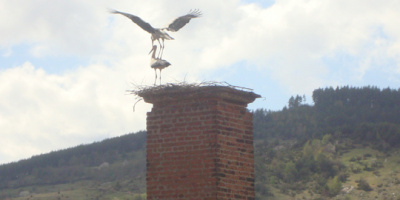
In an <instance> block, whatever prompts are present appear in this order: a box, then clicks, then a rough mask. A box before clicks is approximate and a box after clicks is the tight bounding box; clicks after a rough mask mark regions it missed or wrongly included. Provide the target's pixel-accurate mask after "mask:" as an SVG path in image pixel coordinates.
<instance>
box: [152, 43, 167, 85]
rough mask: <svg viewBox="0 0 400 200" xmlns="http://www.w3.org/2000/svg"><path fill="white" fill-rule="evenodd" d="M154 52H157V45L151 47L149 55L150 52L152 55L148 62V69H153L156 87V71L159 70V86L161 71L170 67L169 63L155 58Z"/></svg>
mask: <svg viewBox="0 0 400 200" xmlns="http://www.w3.org/2000/svg"><path fill="white" fill-rule="evenodd" d="M156 51H157V45H153V48H152V49H151V51H150V52H149V54H150V53H151V52H153V54H152V55H151V60H150V67H151V68H153V69H154V73H155V74H156V77H155V79H154V85H156V82H157V69H159V70H160V85H161V70H163V69H164V68H166V67H168V66H170V65H171V63H169V62H168V61H166V60H163V59H161V58H156Z"/></svg>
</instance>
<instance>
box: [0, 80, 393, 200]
mask: <svg viewBox="0 0 400 200" xmlns="http://www.w3.org/2000/svg"><path fill="white" fill-rule="evenodd" d="M312 98H313V101H314V105H306V104H304V102H305V99H304V97H301V96H298V95H297V96H295V97H291V98H290V99H289V101H288V106H287V107H285V108H283V109H282V110H281V111H277V112H272V111H268V110H264V109H258V110H255V111H253V114H254V117H253V120H254V139H255V141H254V145H255V160H256V163H255V164H256V195H257V199H395V200H398V199H400V167H399V166H400V90H393V89H383V90H382V89H378V88H376V87H363V88H354V87H341V88H335V89H334V88H325V89H317V90H315V91H314V92H313V97H312ZM145 139H146V133H145V132H144V131H142V132H138V133H132V134H127V135H124V136H121V137H117V138H112V139H107V140H104V141H102V142H97V143H93V144H88V145H81V146H78V147H74V148H70V149H65V150H61V151H56V152H52V153H49V154H44V155H39V156H34V157H32V158H31V159H28V160H22V161H19V162H15V163H10V164H7V165H2V166H0V199H7V198H12V199H27V198H29V199H145V168H146V167H145Z"/></svg>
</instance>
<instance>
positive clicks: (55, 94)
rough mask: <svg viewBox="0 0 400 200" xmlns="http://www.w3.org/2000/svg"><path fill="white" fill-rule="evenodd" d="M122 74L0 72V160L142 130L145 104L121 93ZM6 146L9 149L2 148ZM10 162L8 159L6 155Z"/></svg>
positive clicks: (99, 70)
mask: <svg viewBox="0 0 400 200" xmlns="http://www.w3.org/2000/svg"><path fill="white" fill-rule="evenodd" d="M127 78H128V77H127V76H124V72H123V71H122V70H121V71H117V70H115V69H112V68H107V67H105V66H101V65H92V66H88V67H85V68H81V69H79V70H78V71H77V72H73V73H70V74H65V75H62V76H58V75H50V74H47V73H46V72H45V71H43V70H41V69H37V68H35V67H34V66H32V64H30V63H25V64H24V65H23V66H19V67H16V68H12V69H8V70H6V71H3V72H2V73H1V74H0V82H2V84H1V86H0V94H1V95H0V102H1V104H0V119H2V120H0V127H1V130H2V131H1V133H0V134H1V137H2V140H1V141H0V146H1V147H2V148H0V158H1V157H2V155H3V156H4V155H15V156H16V157H23V156H24V155H26V154H28V155H29V154H37V153H40V152H43V151H50V150H55V149H61V148H66V147H70V146H73V145H77V144H80V143H88V142H92V141H93V140H99V139H101V138H105V137H110V136H116V135H120V134H125V133H128V132H131V131H132V130H140V129H145V121H144V118H143V117H142V116H145V112H146V111H147V110H148V109H149V106H148V105H147V104H141V105H139V106H137V107H136V111H135V113H133V112H132V105H133V103H134V99H133V97H132V96H129V95H125V91H124V90H125V89H130V86H129V85H130V84H129V83H128V82H127ZM9 145H15V146H18V148H17V147H14V148H3V147H6V146H9ZM10 157H11V158H13V157H12V156H10Z"/></svg>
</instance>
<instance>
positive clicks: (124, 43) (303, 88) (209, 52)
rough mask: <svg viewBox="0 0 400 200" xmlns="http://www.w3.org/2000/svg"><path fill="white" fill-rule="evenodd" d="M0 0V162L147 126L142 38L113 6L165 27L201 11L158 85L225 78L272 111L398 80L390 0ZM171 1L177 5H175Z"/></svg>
mask: <svg viewBox="0 0 400 200" xmlns="http://www.w3.org/2000/svg"><path fill="white" fill-rule="evenodd" d="M171 2H173V1H170V0H147V1H143V0H114V1H106V0H96V1H94V0H92V1H81V0H32V1H26V0H13V1H10V0H0V138H1V139H0V164H1V163H7V162H12V161H17V160H19V159H23V158H29V157H31V156H32V155H37V154H41V153H46V152H50V151H52V150H58V149H63V148H67V147H72V146H76V145H79V144H86V143H92V142H94V141H100V140H103V139H105V138H109V137H115V136H119V135H123V134H126V133H130V132H136V131H138V130H144V129H145V126H146V122H145V117H146V112H148V111H149V110H150V109H151V105H149V104H146V103H144V102H140V103H138V104H137V105H136V111H135V112H133V111H132V106H133V104H134V103H135V101H136V100H135V98H134V97H133V96H132V95H127V94H126V92H125V91H126V90H129V89H133V88H134V87H135V85H136V86H138V85H152V84H153V81H154V71H153V70H152V69H150V67H149V60H150V56H149V55H148V52H149V50H150V49H151V40H150V35H149V34H148V33H147V32H145V31H143V30H141V29H140V28H139V27H138V26H136V25H135V24H133V23H132V22H131V21H130V20H129V19H127V18H125V17H123V16H121V15H111V14H109V13H108V9H110V8H112V9H117V10H120V11H125V12H129V13H132V14H135V15H138V16H140V17H141V18H142V19H144V20H145V21H147V22H149V23H151V24H152V25H153V26H154V27H163V26H165V25H167V24H168V23H169V22H170V21H171V20H172V19H174V18H175V17H178V16H180V15H183V14H186V13H187V12H188V11H189V10H190V9H193V8H198V9H200V10H202V12H203V17H201V18H198V19H194V20H192V21H191V22H190V23H189V24H188V25H187V26H185V27H184V28H183V29H181V30H180V31H179V32H176V33H171V36H172V37H174V38H175V40H173V41H166V42H165V43H166V48H165V51H164V56H163V58H164V59H166V60H168V61H169V62H170V63H172V65H171V66H170V67H169V68H167V69H165V70H164V71H163V82H164V83H166V82H169V83H174V82H182V81H187V82H203V81H221V82H222V81H226V82H228V83H230V84H232V85H237V86H243V87H248V88H252V89H254V91H255V92H256V93H258V94H260V95H262V96H263V97H265V99H259V100H256V101H255V102H254V103H252V104H251V105H249V108H251V109H256V108H266V109H271V110H280V109H282V107H284V106H285V105H287V101H288V99H289V98H290V96H292V95H296V94H300V95H303V94H305V95H306V96H307V98H308V99H307V101H308V103H310V104H312V99H311V94H312V91H313V90H314V89H316V88H320V87H327V86H333V87H336V86H345V85H350V86H367V85H372V86H378V87H379V88H387V87H390V88H399V87H400V55H399V54H400V41H399V39H400V24H399V19H400V12H399V10H400V1H398V0H381V1H376V0H352V1H348V0H195V1H179V3H171ZM176 2H178V1H176Z"/></svg>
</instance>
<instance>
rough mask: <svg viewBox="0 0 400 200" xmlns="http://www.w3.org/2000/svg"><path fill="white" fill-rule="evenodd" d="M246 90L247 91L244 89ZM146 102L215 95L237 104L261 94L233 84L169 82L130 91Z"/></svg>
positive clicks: (247, 101)
mask: <svg viewBox="0 0 400 200" xmlns="http://www.w3.org/2000/svg"><path fill="white" fill-rule="evenodd" d="M245 90H248V91H245ZM131 93H134V94H136V95H138V96H140V97H142V98H143V100H144V101H145V102H146V103H151V104H160V103H166V102H170V101H176V100H178V99H179V100H184V99H193V98H204V97H207V98H209V97H217V98H222V99H226V100H228V101H232V102H235V103H238V104H248V103H252V102H253V101H254V100H255V99H256V98H260V97H261V96H260V95H258V94H256V93H254V92H252V91H251V90H250V89H247V88H242V87H234V86H220V85H207V86H199V85H190V84H180V85H175V84H169V85H162V86H156V87H151V88H145V89H142V90H140V91H131Z"/></svg>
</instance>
